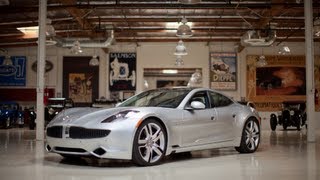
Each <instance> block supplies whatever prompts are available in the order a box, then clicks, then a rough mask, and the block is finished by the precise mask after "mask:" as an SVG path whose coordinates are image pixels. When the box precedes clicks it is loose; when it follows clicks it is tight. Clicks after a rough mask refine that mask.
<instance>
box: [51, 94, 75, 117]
mask: <svg viewBox="0 0 320 180" xmlns="http://www.w3.org/2000/svg"><path fill="white" fill-rule="evenodd" d="M73 106H74V104H73V101H72V99H68V98H49V99H48V105H47V107H46V108H45V120H46V123H48V122H50V121H51V120H52V119H53V118H54V117H55V116H56V115H57V114H58V113H59V112H61V111H62V110H63V109H66V108H71V107H73Z"/></svg>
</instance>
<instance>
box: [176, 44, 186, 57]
mask: <svg viewBox="0 0 320 180" xmlns="http://www.w3.org/2000/svg"><path fill="white" fill-rule="evenodd" d="M187 54H188V53H187V48H186V47H185V46H184V44H183V41H182V40H180V41H179V42H178V45H177V46H176V51H175V52H174V55H176V56H185V55H187Z"/></svg>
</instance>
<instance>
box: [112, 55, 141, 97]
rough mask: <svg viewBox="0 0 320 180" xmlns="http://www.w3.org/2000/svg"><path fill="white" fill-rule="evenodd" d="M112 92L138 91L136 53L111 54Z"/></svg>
mask: <svg viewBox="0 0 320 180" xmlns="http://www.w3.org/2000/svg"><path fill="white" fill-rule="evenodd" d="M109 60H110V65H109V72H110V75H109V80H110V81H109V89H110V91H122V90H135V89H136V53H110V57H109Z"/></svg>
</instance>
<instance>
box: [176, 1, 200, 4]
mask: <svg viewBox="0 0 320 180" xmlns="http://www.w3.org/2000/svg"><path fill="white" fill-rule="evenodd" d="M178 2H180V3H181V4H198V3H200V2H201V0H178Z"/></svg>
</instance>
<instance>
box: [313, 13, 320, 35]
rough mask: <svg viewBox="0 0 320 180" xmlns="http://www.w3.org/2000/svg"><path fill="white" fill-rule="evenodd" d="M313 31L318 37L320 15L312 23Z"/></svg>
mask: <svg viewBox="0 0 320 180" xmlns="http://www.w3.org/2000/svg"><path fill="white" fill-rule="evenodd" d="M313 32H314V35H316V36H318V37H319V36H320V17H319V18H318V19H316V20H315V21H314V23H313Z"/></svg>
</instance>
